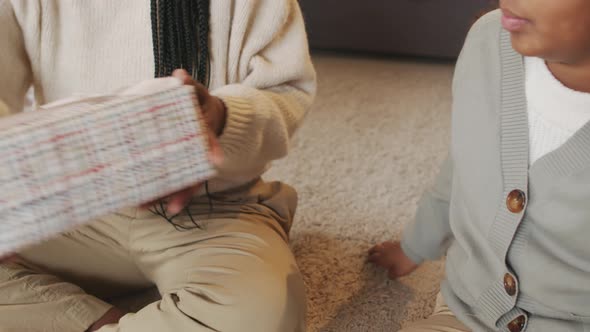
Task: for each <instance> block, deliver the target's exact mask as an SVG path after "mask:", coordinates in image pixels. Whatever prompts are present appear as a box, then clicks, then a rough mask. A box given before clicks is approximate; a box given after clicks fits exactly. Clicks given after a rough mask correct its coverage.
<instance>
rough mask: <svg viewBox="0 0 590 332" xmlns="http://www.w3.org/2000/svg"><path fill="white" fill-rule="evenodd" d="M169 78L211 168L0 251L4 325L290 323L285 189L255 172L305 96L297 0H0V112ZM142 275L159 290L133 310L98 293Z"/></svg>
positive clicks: (304, 106)
mask: <svg viewBox="0 0 590 332" xmlns="http://www.w3.org/2000/svg"><path fill="white" fill-rule="evenodd" d="M177 68H183V69H185V70H186V71H176V72H174V70H175V69H177ZM172 73H174V75H175V76H177V77H179V78H180V79H182V80H183V81H184V82H185V83H187V84H192V85H195V87H196V89H197V91H198V95H199V102H200V104H201V109H202V110H203V113H204V115H205V117H206V119H207V122H208V124H209V127H210V129H211V131H212V132H213V134H214V135H216V136H218V141H219V145H220V146H221V149H222V151H223V161H222V162H220V163H219V165H218V171H219V176H218V177H217V178H216V179H214V180H212V181H210V182H209V183H207V185H206V186H200V187H195V188H189V189H187V190H185V191H183V192H181V193H178V194H176V195H173V196H172V197H170V198H168V199H167V200H165V201H164V203H163V204H159V203H157V204H155V205H154V206H153V207H151V208H149V209H147V210H146V209H140V208H132V209H126V210H124V211H120V212H119V213H116V214H113V215H110V216H105V217H104V218H101V219H100V220H97V221H96V222H94V223H92V224H91V225H90V226H88V227H84V228H82V229H79V230H76V231H73V232H69V233H67V234H64V235H63V236H60V237H59V238H56V239H54V240H52V241H49V242H47V243H44V244H42V245H40V246H37V247H34V248H30V249H28V250H25V251H23V252H20V253H18V254H19V255H18V258H17V259H11V260H10V261H9V262H4V263H3V264H2V265H0V326H2V328H3V329H7V330H18V331H59V332H67V331H72V332H74V331H75V332H83V331H101V332H109V331H122V332H127V331H257V332H259V331H281V332H286V331H303V330H304V329H305V327H304V317H305V295H304V288H303V283H302V279H301V275H300V273H299V271H298V269H297V266H296V263H295V260H294V257H293V255H292V253H291V252H290V250H289V247H288V244H287V238H288V231H289V228H290V224H291V221H292V218H293V213H294V211H295V207H296V194H295V192H294V191H293V190H292V189H291V188H290V187H288V186H286V185H284V184H281V183H265V182H263V181H262V180H260V175H261V174H262V173H263V172H264V171H265V170H266V169H267V168H268V165H269V162H270V161H272V160H275V159H278V158H281V157H283V156H284V155H285V154H286V153H287V149H288V146H289V141H290V137H291V135H292V134H293V132H294V131H295V129H296V128H297V127H298V126H299V124H300V122H301V120H302V119H303V117H304V115H305V113H306V112H307V110H308V108H309V106H310V104H311V102H312V99H313V96H314V94H315V87H316V86H315V73H314V70H313V66H312V64H311V61H310V57H309V54H308V47H307V40H306V35H305V29H304V25H303V20H302V17H301V13H300V9H299V7H298V4H297V1H296V0H259V1H240V0H216V1H214V2H211V3H209V1H204V0H183V1H171V0H169V1H165V0H152V1H151V4H150V2H149V1H118V0H101V1H82V0H27V1H20V0H0V99H1V100H4V101H5V103H6V104H7V106H8V108H9V109H10V110H11V112H13V113H14V112H18V111H20V110H21V109H22V104H23V99H24V98H23V97H24V95H25V92H26V91H27V89H28V88H29V87H30V86H31V85H32V86H33V87H34V90H35V97H36V102H37V104H43V103H49V102H52V101H55V100H57V99H61V98H65V97H69V96H72V95H75V94H85V93H91V94H97V93H109V92H111V91H113V90H117V89H119V88H122V87H125V86H128V85H131V84H133V83H136V82H138V81H141V80H145V79H149V78H151V77H154V76H156V77H160V76H168V75H171V74H172ZM193 79H194V80H193ZM196 81H199V82H200V83H197V82H196ZM170 160H171V162H173V160H174V156H170ZM152 285H157V287H158V289H159V291H160V293H161V295H162V300H161V301H158V302H156V303H152V304H150V305H148V306H146V307H145V308H144V309H142V310H141V311H139V312H138V313H137V314H127V315H124V313H123V312H121V311H119V310H118V309H116V308H113V307H112V306H111V305H110V304H108V303H106V302H104V301H103V300H101V299H103V298H108V297H111V296H115V295H120V294H123V293H124V292H129V291H132V290H136V289H141V288H145V287H150V286H152ZM121 317H122V318H121Z"/></svg>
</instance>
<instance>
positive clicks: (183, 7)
mask: <svg viewBox="0 0 590 332" xmlns="http://www.w3.org/2000/svg"><path fill="white" fill-rule="evenodd" d="M209 4H210V0H151V6H152V12H151V16H152V34H153V41H154V61H155V76H156V77H164V76H170V74H172V72H173V71H174V70H175V69H178V68H183V69H186V70H187V71H188V72H189V73H190V74H191V75H192V76H193V78H194V79H195V80H197V81H199V82H201V83H202V84H204V85H206V86H208V85H209V65H210V58H209V23H210V22H209V18H210V10H209Z"/></svg>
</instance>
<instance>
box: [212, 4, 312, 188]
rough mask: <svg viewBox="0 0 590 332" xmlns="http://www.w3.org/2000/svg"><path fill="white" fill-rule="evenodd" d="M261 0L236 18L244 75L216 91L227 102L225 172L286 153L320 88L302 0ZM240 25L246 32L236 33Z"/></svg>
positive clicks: (234, 36) (258, 166) (234, 172)
mask: <svg viewBox="0 0 590 332" xmlns="http://www.w3.org/2000/svg"><path fill="white" fill-rule="evenodd" d="M256 3H257V4H256V6H255V7H254V9H252V10H251V12H250V14H249V15H248V16H249V17H247V18H234V23H232V24H233V27H232V36H231V37H230V52H232V49H233V48H235V47H236V45H241V50H240V52H239V53H240V56H239V57H238V59H239V65H238V66H240V67H241V69H240V70H238V71H239V72H240V74H239V76H241V77H239V78H238V80H237V81H236V82H235V83H234V84H229V85H226V86H223V87H221V88H218V89H216V90H214V91H212V94H213V95H215V96H218V97H220V98H221V99H222V100H223V101H224V103H225V105H226V107H227V120H226V127H225V129H224V132H223V134H222V136H221V137H220V144H221V146H222V149H223V152H224V162H223V164H222V165H221V167H220V172H221V173H222V175H223V176H226V177H227V176H229V177H232V176H240V175H243V174H247V173H249V172H251V171H254V170H257V169H261V168H264V167H265V165H266V164H268V163H269V162H270V161H272V160H276V159H279V158H281V157H284V156H285V155H286V154H287V151H288V148H289V143H290V139H291V137H292V135H293V133H294V131H295V130H296V129H297V128H298V126H299V125H300V123H301V121H302V119H303V118H304V116H305V114H306V112H307V111H308V109H309V108H310V105H311V103H312V100H313V98H314V95H315V91H316V81H315V71H314V68H313V65H312V63H311V59H310V55H309V50H308V44H307V36H306V33H305V27H304V23H303V17H302V14H301V11H300V8H299V5H298V3H297V0H263V1H259V2H256ZM240 29H241V30H243V31H244V33H243V36H240V35H242V33H234V32H233V31H239V30H240ZM232 61H233V60H232Z"/></svg>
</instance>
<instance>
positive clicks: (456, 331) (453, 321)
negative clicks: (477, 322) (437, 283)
mask: <svg viewBox="0 0 590 332" xmlns="http://www.w3.org/2000/svg"><path fill="white" fill-rule="evenodd" d="M400 332H471V330H470V329H468V328H467V327H466V326H465V325H463V323H461V322H460V321H459V320H458V319H457V317H455V315H454V314H453V312H452V311H451V309H449V307H448V306H447V305H446V303H445V302H444V299H443V297H442V294H439V295H438V297H437V299H436V306H435V308H434V312H433V313H432V315H431V316H430V317H428V318H427V319H424V320H421V321H418V322H415V323H412V324H410V325H409V326H407V327H405V328H404V329H402V330H401V331H400Z"/></svg>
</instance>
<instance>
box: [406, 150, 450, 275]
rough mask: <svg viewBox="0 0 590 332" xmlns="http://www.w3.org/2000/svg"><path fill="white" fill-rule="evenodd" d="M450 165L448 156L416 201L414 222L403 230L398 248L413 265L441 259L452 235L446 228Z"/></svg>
mask: <svg viewBox="0 0 590 332" xmlns="http://www.w3.org/2000/svg"><path fill="white" fill-rule="evenodd" d="M452 178H453V174H452V163H451V158H450V157H448V158H447V159H446V160H445V162H444V163H443V165H442V166H441V169H440V173H439V175H438V177H437V179H436V182H435V184H434V186H433V187H432V189H431V190H429V191H427V192H426V193H425V194H424V195H423V196H422V199H421V200H420V203H419V205H418V210H417V211H416V218H415V220H414V221H413V222H412V223H411V224H409V225H408V226H407V227H406V229H405V230H404V233H403V236H402V241H401V247H402V249H403V251H404V253H405V254H406V255H407V256H408V257H409V258H410V259H411V260H412V261H413V262H415V263H416V264H420V263H422V262H423V261H425V260H436V259H439V258H440V257H441V256H443V255H444V254H445V252H446V250H447V248H448V245H449V242H450V240H451V239H452V237H453V235H452V233H451V227H450V225H449V204H450V199H451V189H452Z"/></svg>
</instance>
